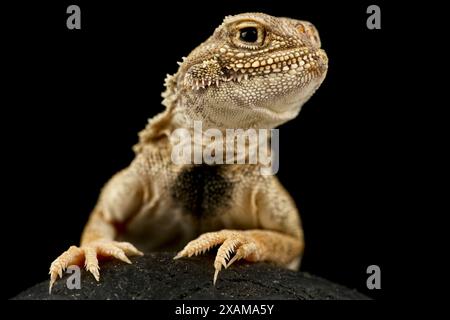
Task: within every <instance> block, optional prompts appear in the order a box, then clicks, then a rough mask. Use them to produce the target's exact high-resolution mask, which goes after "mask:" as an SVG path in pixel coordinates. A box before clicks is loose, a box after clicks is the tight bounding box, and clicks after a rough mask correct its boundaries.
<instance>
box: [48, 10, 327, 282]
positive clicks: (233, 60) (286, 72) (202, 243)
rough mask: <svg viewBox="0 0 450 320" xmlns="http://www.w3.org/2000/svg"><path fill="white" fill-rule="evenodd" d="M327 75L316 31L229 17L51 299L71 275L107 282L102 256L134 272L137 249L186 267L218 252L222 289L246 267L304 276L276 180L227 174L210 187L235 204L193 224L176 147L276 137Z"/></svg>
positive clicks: (264, 18)
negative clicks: (195, 125)
mask: <svg viewBox="0 0 450 320" xmlns="http://www.w3.org/2000/svg"><path fill="white" fill-rule="evenodd" d="M249 27H251V28H255V29H254V30H257V34H258V37H257V39H256V41H255V42H252V43H249V42H248V41H244V40H242V39H241V38H240V35H241V32H242V30H243V29H244V28H249ZM327 65H328V59H327V56H326V54H325V52H324V51H323V50H322V49H320V39H319V36H318V33H317V30H316V29H315V28H314V26H312V24H310V23H309V22H306V21H298V20H293V19H288V18H275V17H271V16H268V15H265V14H261V13H247V14H240V15H236V16H232V17H226V18H225V20H224V22H223V23H222V24H221V25H220V26H219V27H218V28H217V29H216V30H215V32H214V34H213V35H212V36H211V37H210V38H209V39H208V40H207V41H206V42H204V43H203V44H201V45H200V46H199V47H197V48H196V49H195V50H194V51H192V52H191V54H190V55H189V56H188V57H187V58H185V59H184V61H183V62H182V63H180V68H179V70H178V72H177V73H176V74H175V75H174V76H168V78H167V79H166V84H165V85H166V88H167V89H166V92H165V93H164V94H163V97H164V98H165V99H164V101H163V104H164V105H165V106H166V107H167V108H166V110H165V111H164V112H163V113H161V114H159V115H157V116H156V117H154V118H153V119H151V120H150V121H149V124H148V125H147V127H146V128H145V129H144V130H143V131H142V132H141V133H140V134H139V136H140V142H139V143H138V144H137V145H136V146H135V148H134V150H135V152H136V158H135V159H134V160H133V162H132V163H131V164H130V166H129V167H128V168H126V169H124V170H123V171H121V172H119V173H118V174H116V175H115V176H114V177H113V178H112V179H111V180H110V181H109V182H108V183H107V184H106V186H105V187H104V189H103V190H102V192H101V195H100V198H99V201H98V203H97V205H96V207H95V209H94V211H93V212H92V214H91V216H90V218H89V221H88V223H87V225H86V227H85V229H84V231H83V235H82V238H81V244H80V246H79V247H76V246H71V247H70V248H69V250H67V251H66V252H64V253H63V254H62V255H61V256H59V257H58V258H57V259H56V260H55V261H54V262H53V263H52V264H51V266H50V290H51V287H52V285H53V284H54V282H55V281H56V279H57V277H58V275H59V276H60V277H61V276H62V273H63V271H64V270H65V269H66V268H67V266H69V265H72V264H78V265H79V264H82V263H83V262H84V265H85V267H86V269H87V270H88V271H90V272H91V273H92V274H93V275H94V277H95V278H96V279H97V280H99V277H100V273H99V263H98V259H97V258H98V257H99V256H107V257H114V258H117V259H120V260H122V261H124V262H127V263H131V262H130V260H129V259H128V258H127V256H130V255H142V252H141V251H139V250H138V249H136V247H137V248H139V249H140V250H144V251H155V250H179V249H182V250H181V251H179V253H178V254H177V255H176V257H175V258H181V257H190V256H192V255H197V254H201V253H203V252H205V251H206V250H208V249H210V248H212V247H214V246H216V245H220V247H219V249H218V252H217V255H216V260H215V262H214V268H215V274H214V283H215V281H216V279H217V275H218V272H219V271H220V270H221V268H222V267H228V266H229V265H231V264H232V263H233V262H234V261H236V260H238V259H245V260H247V261H270V262H273V263H276V264H278V265H281V266H284V267H286V268H290V269H298V267H299V264H300V259H301V255H302V252H303V248H304V242H303V231H302V228H301V224H300V218H299V214H298V211H297V209H296V206H295V204H294V202H293V200H292V199H291V197H290V196H289V194H288V193H287V192H286V190H285V189H284V188H283V187H282V186H281V184H280V183H279V182H278V179H277V178H276V177H275V176H263V175H261V173H260V166H259V165H249V164H242V165H237V164H233V165H222V166H221V168H220V176H221V177H222V180H220V179H218V180H215V179H212V180H211V179H210V180H211V181H212V182H211V183H212V187H214V188H215V187H217V188H219V190H221V193H224V194H226V195H227V196H226V197H225V196H221V197H219V198H217V199H219V200H220V201H222V202H220V203H219V204H220V205H216V204H217V201H219V200H217V199H216V198H215V197H214V196H212V199H209V203H210V205H211V206H212V205H216V206H214V209H213V210H211V211H214V212H211V214H205V215H203V216H198V215H193V214H192V213H189V212H187V210H186V208H185V207H183V205H181V202H182V201H181V200H180V199H178V198H177V196H174V193H173V190H174V188H180V190H184V191H183V192H182V194H181V197H182V198H183V197H184V196H185V195H186V196H187V197H188V198H187V199H188V200H189V190H190V189H187V190H185V189H183V188H187V187H189V183H190V181H189V180H187V184H188V185H187V186H185V185H183V183H185V182H183V181H184V180H180V179H179V177H180V174H181V173H183V172H186V171H189V170H191V169H193V167H192V166H191V165H176V164H174V163H173V162H172V161H171V150H172V144H171V140H170V138H169V137H170V134H171V132H173V130H175V129H177V128H180V127H183V128H188V129H190V130H192V121H193V120H201V121H202V123H203V127H204V129H206V128H218V129H220V130H225V129H226V128H242V129H247V128H274V127H276V126H278V125H280V124H282V123H284V122H286V121H289V120H290V119H293V118H294V117H296V116H297V114H298V113H299V111H300V108H301V106H302V105H303V104H304V103H305V102H306V101H307V100H308V99H309V97H310V96H311V95H312V94H313V93H314V91H315V90H316V89H317V88H318V87H319V86H320V84H321V83H322V81H323V79H324V78H325V75H326V71H327ZM223 181H226V183H225V182H223ZM221 188H222V189H221ZM223 188H228V189H225V190H223ZM225 191H226V192H225ZM186 193H187V194H186ZM210 197H211V196H210ZM224 199H225V200H224ZM206 200H208V199H206ZM185 202H186V201H185ZM187 202H189V201H187ZM211 208H212V207H211ZM131 243H133V244H131ZM135 246H136V247H135ZM233 253H234V256H233Z"/></svg>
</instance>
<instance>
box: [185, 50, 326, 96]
mask: <svg viewBox="0 0 450 320" xmlns="http://www.w3.org/2000/svg"><path fill="white" fill-rule="evenodd" d="M305 51H306V52H305ZM305 51H287V52H280V53H278V55H277V57H275V58H271V57H269V58H267V59H261V60H256V61H253V62H252V63H250V62H246V63H230V64H224V66H221V64H222V63H217V64H216V67H217V69H216V72H215V75H214V76H208V77H206V78H205V77H187V78H186V79H185V84H187V85H188V86H189V87H190V88H191V89H193V90H204V89H207V88H208V87H219V86H221V85H223V84H227V83H230V82H231V83H233V82H234V83H240V82H246V81H251V80H253V79H254V78H278V77H280V76H281V77H283V78H286V79H289V78H292V79H294V78H296V79H299V80H300V82H301V83H303V84H305V83H307V82H309V81H310V80H312V79H313V78H315V77H319V76H321V75H322V74H323V73H324V72H325V71H326V69H327V63H328V59H327V57H326V54H325V52H324V51H323V50H321V49H319V50H317V51H315V52H312V53H309V52H308V51H307V50H305Z"/></svg>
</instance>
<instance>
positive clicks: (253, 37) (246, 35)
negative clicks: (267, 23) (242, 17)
mask: <svg viewBox="0 0 450 320" xmlns="http://www.w3.org/2000/svg"><path fill="white" fill-rule="evenodd" d="M239 38H240V39H241V40H242V41H245V42H256V41H258V30H257V29H256V28H255V27H247V28H243V29H241V30H240V34H239Z"/></svg>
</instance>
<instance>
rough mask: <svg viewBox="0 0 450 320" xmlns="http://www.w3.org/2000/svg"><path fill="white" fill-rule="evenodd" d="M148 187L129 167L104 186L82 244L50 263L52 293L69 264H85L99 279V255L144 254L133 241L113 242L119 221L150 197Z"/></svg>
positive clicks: (123, 222)
mask: <svg viewBox="0 0 450 320" xmlns="http://www.w3.org/2000/svg"><path fill="white" fill-rule="evenodd" d="M147 189H148V188H145V186H144V185H143V184H142V183H141V181H140V180H139V178H138V176H137V175H136V174H134V173H133V172H132V171H131V170H129V169H127V170H124V171H121V172H119V173H118V174H117V175H115V176H114V177H113V178H112V179H111V180H110V181H109V182H108V184H107V185H106V186H105V188H104V189H103V191H102V193H101V195H100V199H99V202H98V204H97V206H96V208H95V209H94V211H93V213H92V214H91V216H90V218H89V221H88V223H87V224H86V227H85V228H84V231H83V235H82V238H81V243H80V246H79V247H77V246H71V247H70V248H69V249H68V250H67V251H65V252H64V253H63V254H61V255H60V256H59V257H58V258H56V259H55V260H54V261H53V262H52V264H51V265H50V272H49V274H50V285H49V292H50V293H51V289H52V286H53V284H54V283H55V281H56V279H57V278H58V276H59V277H62V274H63V272H64V270H65V269H66V268H67V267H68V266H70V265H82V264H83V262H84V266H85V268H86V270H88V271H89V272H91V273H92V274H93V276H94V277H95V279H96V280H97V281H99V279H100V272H99V270H100V267H99V263H98V257H113V258H116V259H119V260H121V261H124V262H126V263H131V261H130V260H129V259H128V257H127V256H130V255H142V254H143V253H142V252H141V251H139V250H138V249H136V248H135V247H134V246H133V245H132V244H131V243H128V242H118V241H114V239H115V238H116V236H117V228H116V225H117V224H125V223H126V221H127V220H129V219H130V217H132V216H133V215H134V214H136V213H137V212H139V209H140V208H141V207H142V205H143V203H144V202H145V201H146V199H148V196H149V195H148V192H146V190H147Z"/></svg>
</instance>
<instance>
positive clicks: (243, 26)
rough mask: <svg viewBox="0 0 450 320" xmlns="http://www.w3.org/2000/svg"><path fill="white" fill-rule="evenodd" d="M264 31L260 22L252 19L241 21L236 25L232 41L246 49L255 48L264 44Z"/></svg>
mask: <svg viewBox="0 0 450 320" xmlns="http://www.w3.org/2000/svg"><path fill="white" fill-rule="evenodd" d="M265 38H266V31H265V29H264V28H263V26H261V25H260V24H258V23H256V22H253V21H245V22H241V23H240V24H238V25H237V26H236V33H235V36H234V39H233V40H234V43H235V44H236V45H238V46H240V47H243V48H247V49H256V48H258V47H260V46H262V45H263V44H264V40H265Z"/></svg>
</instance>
